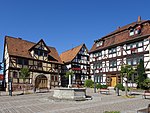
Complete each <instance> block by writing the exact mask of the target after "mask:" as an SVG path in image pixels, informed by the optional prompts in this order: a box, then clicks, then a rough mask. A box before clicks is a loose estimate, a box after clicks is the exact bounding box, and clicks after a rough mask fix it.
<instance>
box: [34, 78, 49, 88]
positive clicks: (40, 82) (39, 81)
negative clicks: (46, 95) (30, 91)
mask: <svg viewBox="0 0 150 113" xmlns="http://www.w3.org/2000/svg"><path fill="white" fill-rule="evenodd" d="M47 85H48V80H47V77H46V76H44V75H39V76H37V78H36V80H35V87H36V88H47Z"/></svg>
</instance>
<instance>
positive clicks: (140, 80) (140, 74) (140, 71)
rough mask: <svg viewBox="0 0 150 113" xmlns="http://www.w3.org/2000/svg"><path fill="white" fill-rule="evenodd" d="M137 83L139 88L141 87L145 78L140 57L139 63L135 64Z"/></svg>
mask: <svg viewBox="0 0 150 113" xmlns="http://www.w3.org/2000/svg"><path fill="white" fill-rule="evenodd" d="M137 75H138V78H137V84H138V87H139V88H143V81H144V80H145V79H146V78H147V76H146V74H145V68H144V61H143V60H142V59H140V63H139V65H138V66H137Z"/></svg>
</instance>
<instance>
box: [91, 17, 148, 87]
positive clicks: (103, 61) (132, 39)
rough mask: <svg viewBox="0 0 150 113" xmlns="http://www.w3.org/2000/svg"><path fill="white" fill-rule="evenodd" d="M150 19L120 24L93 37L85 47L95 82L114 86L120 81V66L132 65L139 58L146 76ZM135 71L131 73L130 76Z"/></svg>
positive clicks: (139, 19) (135, 64)
mask: <svg viewBox="0 0 150 113" xmlns="http://www.w3.org/2000/svg"><path fill="white" fill-rule="evenodd" d="M149 51H150V21H149V20H141V17H138V20H137V21H136V22H133V23H131V24H128V25H126V26H123V27H118V29H117V30H115V31H114V32H112V33H110V34H108V35H106V36H104V37H102V38H100V39H98V40H95V41H94V44H93V46H92V48H91V50H90V51H89V54H90V67H91V69H90V74H91V76H92V79H93V80H94V79H95V81H96V82H99V83H102V84H107V85H109V86H111V87H114V86H115V85H116V84H117V83H120V82H121V76H120V70H121V66H122V65H125V64H128V65H132V66H133V67H135V68H136V66H137V65H138V63H139V61H140V59H142V60H143V61H144V67H145V71H146V74H147V76H148V77H150V53H149ZM135 76H136V75H133V78H134V77H135Z"/></svg>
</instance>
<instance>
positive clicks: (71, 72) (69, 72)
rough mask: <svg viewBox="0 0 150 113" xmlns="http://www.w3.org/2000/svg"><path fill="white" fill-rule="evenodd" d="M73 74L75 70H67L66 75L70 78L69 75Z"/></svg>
mask: <svg viewBox="0 0 150 113" xmlns="http://www.w3.org/2000/svg"><path fill="white" fill-rule="evenodd" d="M73 74H74V72H73V71H72V70H69V71H67V72H66V75H65V77H66V78H69V75H71V76H73Z"/></svg>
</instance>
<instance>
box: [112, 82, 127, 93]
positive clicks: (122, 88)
mask: <svg viewBox="0 0 150 113" xmlns="http://www.w3.org/2000/svg"><path fill="white" fill-rule="evenodd" d="M116 88H119V90H122V91H125V87H124V86H123V84H121V83H118V84H117V85H116V86H115V88H114V90H116Z"/></svg>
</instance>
